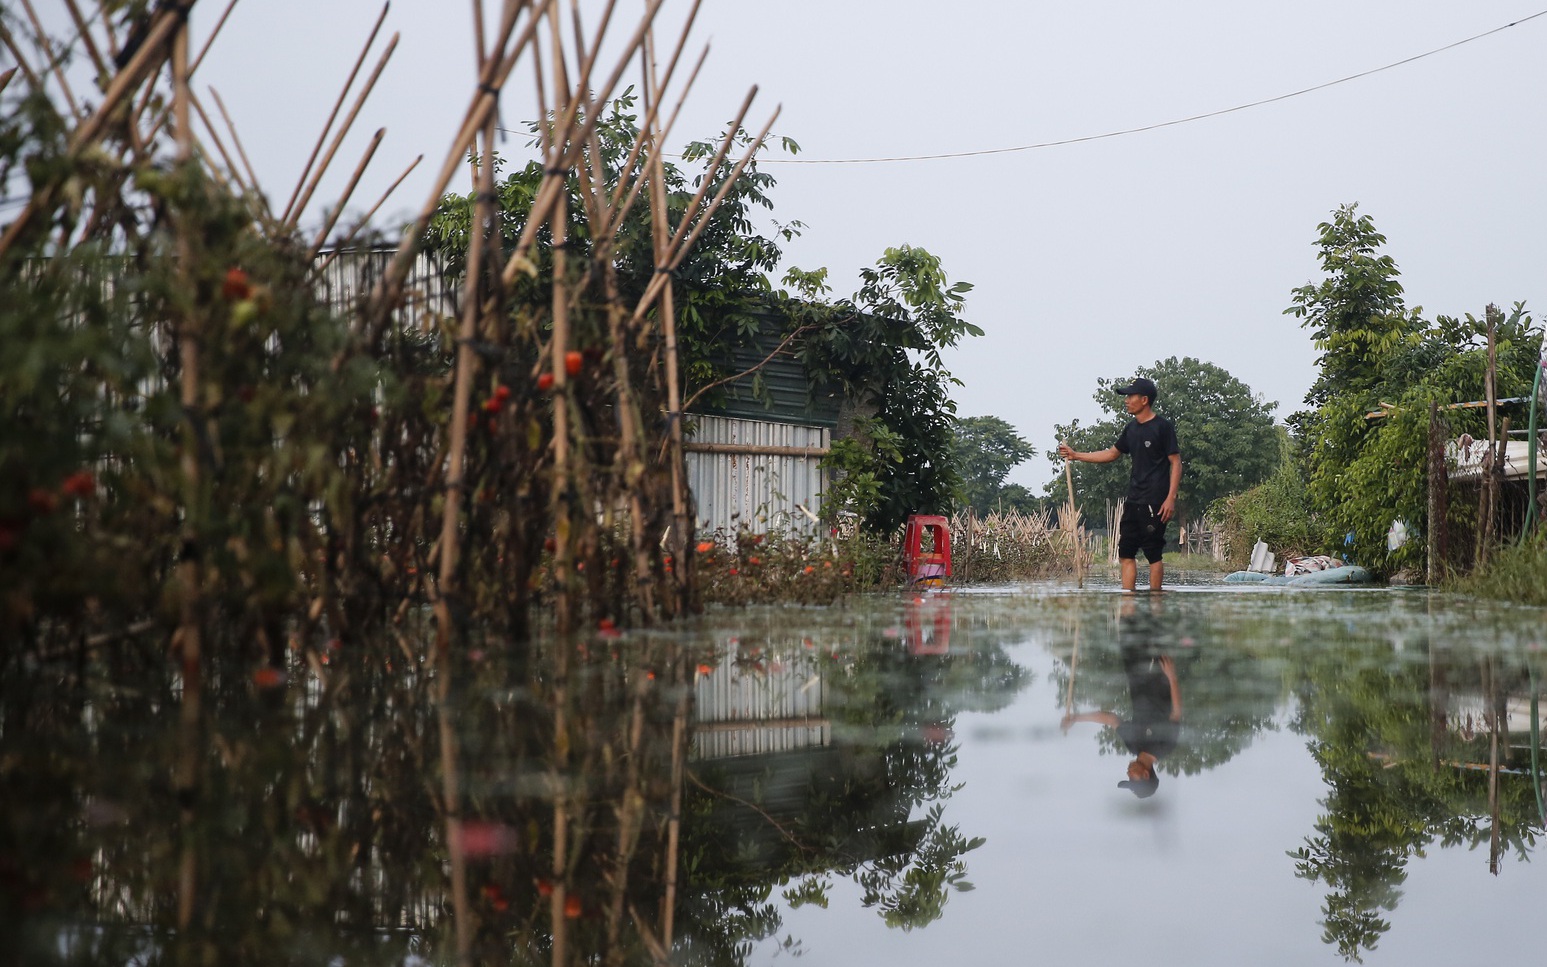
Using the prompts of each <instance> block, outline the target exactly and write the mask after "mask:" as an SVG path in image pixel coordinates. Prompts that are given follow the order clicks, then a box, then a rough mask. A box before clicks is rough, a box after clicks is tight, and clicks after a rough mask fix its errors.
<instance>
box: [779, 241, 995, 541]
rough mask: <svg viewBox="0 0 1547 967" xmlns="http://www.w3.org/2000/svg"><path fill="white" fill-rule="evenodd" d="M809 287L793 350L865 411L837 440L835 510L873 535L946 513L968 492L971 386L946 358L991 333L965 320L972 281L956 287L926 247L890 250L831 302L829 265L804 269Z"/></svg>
mask: <svg viewBox="0 0 1547 967" xmlns="http://www.w3.org/2000/svg"><path fill="white" fill-rule="evenodd" d="M785 280H786V282H787V283H789V284H792V285H794V286H795V287H796V289H797V294H796V295H794V296H791V295H790V294H788V293H784V294H783V295H784V298H783V303H782V308H783V309H784V311H785V313H786V315H787V316H788V318H789V319H790V325H791V327H792V329H799V330H804V333H803V338H801V339H800V341H799V342H798V343H796V344H795V345H794V347H793V351H794V353H795V355H796V357H797V358H799V359H800V360H801V362H802V363H803V364H804V365H805V367H806V371H807V372H808V373H809V374H810V375H811V377H812V379H813V380H814V381H815V382H816V383H818V384H826V385H830V386H837V387H839V388H841V389H842V390H843V393H844V396H845V398H847V399H848V400H850V401H852V402H853V403H854V404H855V406H856V407H857V409H858V410H859V412H860V413H861V414H865V415H862V416H861V418H860V419H859V420H857V421H856V427H855V429H856V433H855V435H854V437H853V438H851V439H850V440H848V441H838V442H837V443H835V444H834V447H833V451H834V452H833V455H832V458H831V459H830V460H829V462H828V466H829V468H830V469H832V470H833V471H834V472H835V476H836V478H837V479H836V483H835V484H834V486H833V487H831V488H830V489H829V492H828V495H827V498H828V509H829V511H836V510H838V509H841V508H844V507H846V506H847V507H848V508H849V509H851V510H853V511H854V512H856V513H858V514H860V516H861V517H862V518H864V521H865V525H866V526H867V527H868V528H870V529H871V530H874V531H877V532H881V533H887V532H890V531H893V530H895V529H896V528H897V527H898V526H900V525H901V524H902V523H903V521H905V520H906V519H907V517H908V515H909V514H914V513H945V512H947V511H949V510H950V507H951V502H952V499H953V496H954V494H955V493H956V491H957V487H958V485H959V477H958V476H957V471H956V466H955V461H954V460H953V458H952V444H953V441H954V437H955V416H956V403H955V401H954V400H952V399H951V396H950V388H951V387H952V386H960V385H961V381H960V380H958V379H956V378H955V377H954V376H952V375H951V374H950V372H949V371H948V370H947V369H946V368H945V364H944V362H943V361H942V359H941V358H940V351H941V350H942V349H945V348H947V347H950V346H955V345H956V344H957V343H959V342H960V341H961V340H962V339H963V338H964V337H966V336H981V335H982V334H983V330H982V329H980V328H978V327H977V326H975V325H973V324H972V323H969V322H967V321H966V320H965V319H964V318H963V317H962V310H963V306H964V303H965V301H966V293H967V292H968V291H970V290H971V288H972V286H971V285H969V284H968V283H966V282H956V283H951V282H950V281H949V280H948V279H947V277H946V274H945V269H944V268H943V267H942V266H941V264H940V259H939V258H938V257H936V256H934V255H931V254H930V253H929V252H927V251H925V250H924V249H922V248H917V247H914V246H908V245H904V246H902V247H900V248H889V249H887V250H886V252H885V254H883V255H882V257H881V259H880V260H879V261H878V262H877V263H876V265H875V267H873V268H867V269H865V270H863V271H862V272H861V273H860V283H861V284H860V289H859V291H858V292H857V293H855V295H854V296H853V297H852V298H850V299H846V300H842V301H839V302H836V303H831V304H829V303H826V302H823V301H820V300H821V298H822V296H824V295H825V293H826V291H827V286H826V281H825V280H826V270H818V271H816V272H801V271H799V270H795V271H792V272H791V273H790V274H788V275H787V276H786V277H785Z"/></svg>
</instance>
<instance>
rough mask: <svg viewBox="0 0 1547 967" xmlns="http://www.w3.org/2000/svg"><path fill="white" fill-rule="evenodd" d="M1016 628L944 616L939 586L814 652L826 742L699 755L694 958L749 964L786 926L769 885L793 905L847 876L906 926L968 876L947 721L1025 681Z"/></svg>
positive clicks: (940, 910) (688, 903) (1006, 695)
mask: <svg viewBox="0 0 1547 967" xmlns="http://www.w3.org/2000/svg"><path fill="white" fill-rule="evenodd" d="M1017 635H1018V633H1017V632H1015V631H1011V630H1009V629H1002V630H997V631H996V630H992V629H989V628H985V627H981V626H966V625H963V624H959V623H955V622H953V620H952V615H951V610H950V604H949V600H948V599H946V598H936V597H930V598H926V599H924V600H922V601H920V602H914V603H913V604H911V605H909V606H908V607H907V608H906V609H905V613H904V615H903V616H902V620H901V621H899V622H897V624H896V625H893V626H886V627H879V628H874V629H861V630H860V631H859V632H858V633H857V634H856V638H857V640H855V641H854V642H852V644H851V645H850V646H848V647H846V648H843V649H840V650H834V651H829V652H826V653H825V654H824V655H823V656H822V658H821V663H822V666H823V674H824V677H825V681H824V685H825V687H826V688H827V700H826V708H825V714H826V720H827V721H828V723H829V725H830V729H831V733H830V735H831V740H830V742H829V743H828V744H827V745H824V746H820V747H815V748H805V749H801V750H799V751H795V752H783V753H776V754H770V755H762V756H745V757H739V758H732V759H722V760H714V761H704V762H699V763H696V764H695V772H696V773H697V775H698V777H699V778H698V786H697V792H696V793H692V794H690V796H689V808H690V809H691V810H693V811H694V816H695V820H696V821H694V822H692V823H690V824H689V826H688V830H689V832H688V836H689V838H688V840H687V843H686V848H687V857H688V859H687V860H686V861H687V862H688V863H689V864H690V865H692V866H694V867H695V869H697V870H698V871H699V875H700V876H702V877H704V879H702V880H701V881H700V882H699V884H698V885H699V886H700V887H702V889H700V890H699V891H697V892H696V893H695V894H694V895H693V896H692V897H690V898H685V906H684V915H685V916H686V915H689V911H691V916H692V917H693V919H695V920H697V921H699V922H701V923H705V924H712V925H714V929H713V930H708V931H704V932H702V933H700V934H699V935H696V936H695V938H694V940H693V942H692V944H690V945H689V947H688V950H689V951H690V952H691V954H692V957H691V959H690V961H689V962H690V963H702V964H733V963H742V962H745V961H746V959H747V958H748V957H749V956H750V953H751V951H752V949H753V946H752V945H753V944H754V943H755V942H757V941H762V940H767V939H768V938H771V937H775V936H776V935H777V933H778V932H779V930H780V929H781V928H782V923H783V922H782V917H781V914H780V905H779V903H778V902H776V900H775V891H778V892H779V894H780V898H782V899H783V900H784V902H785V903H787V904H788V905H790V906H791V907H799V906H803V905H805V904H809V903H815V904H819V905H821V906H824V907H825V906H827V904H828V902H829V891H830V890H831V888H832V885H833V883H834V879H835V878H847V879H850V880H852V881H853V882H854V883H855V884H856V885H857V886H858V888H859V892H860V894H861V902H862V903H863V905H864V906H865V907H867V908H872V909H874V910H876V911H877V912H878V914H879V915H880V916H881V917H882V918H883V920H884V921H885V922H886V923H887V924H888V925H889V926H892V927H897V928H900V929H904V930H908V929H913V928H916V927H922V926H926V925H927V924H929V923H931V922H933V921H934V920H937V919H939V918H940V917H941V916H942V915H943V914H944V909H945V905H946V902H947V900H948V898H949V896H950V894H951V893H952V892H953V891H957V890H964V889H970V888H971V884H970V882H969V881H968V880H967V879H966V877H967V866H966V861H965V859H964V857H965V855H966V853H968V852H969V851H971V850H972V849H975V848H976V847H977V846H979V845H981V843H982V842H983V841H982V840H981V839H978V838H975V837H972V836H970V834H968V833H964V832H963V831H961V830H960V829H959V828H958V827H957V826H955V825H952V824H949V823H948V822H947V821H946V804H947V801H948V800H949V798H950V796H951V794H952V793H953V792H955V791H956V789H957V787H956V786H955V785H954V784H953V782H952V778H951V772H952V769H953V768H954V767H955V765H956V750H957V746H956V744H955V742H954V738H953V730H954V725H955V719H956V716H957V714H958V713H959V712H961V711H964V710H967V709H978V710H990V709H993V708H997V707H1002V706H1003V705H1005V704H1008V702H1009V701H1010V699H1011V698H1012V697H1013V695H1014V693H1015V692H1016V691H1017V690H1019V689H1020V688H1021V687H1022V686H1023V685H1024V684H1025V674H1026V673H1025V672H1024V671H1023V670H1022V669H1021V668H1020V667H1019V666H1017V665H1016V664H1015V663H1014V662H1012V661H1011V660H1010V659H1009V658H1008V656H1007V655H1006V654H1005V653H1004V651H1003V649H1002V647H1001V645H1002V643H1003V642H1005V641H1006V640H1009V639H1010V638H1013V637H1016V636H1017ZM808 643H809V642H808ZM743 646H744V647H754V648H759V647H762V646H761V645H749V644H748V643H747V642H743ZM690 792H691V790H690ZM788 942H789V943H792V944H793V943H794V939H793V938H790V939H789V941H788Z"/></svg>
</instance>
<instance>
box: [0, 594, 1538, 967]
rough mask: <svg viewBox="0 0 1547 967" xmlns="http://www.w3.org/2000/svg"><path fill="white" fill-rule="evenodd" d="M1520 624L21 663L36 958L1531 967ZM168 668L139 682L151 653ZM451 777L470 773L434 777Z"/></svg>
mask: <svg viewBox="0 0 1547 967" xmlns="http://www.w3.org/2000/svg"><path fill="white" fill-rule="evenodd" d="M1543 618H1544V614H1543V612H1542V611H1540V610H1538V609H1525V608H1518V607H1511V606H1507V605H1497V604H1492V603H1485V602H1479V601H1475V600H1470V599H1465V598H1459V597H1454V596H1447V595H1442V594H1438V593H1431V592H1428V591H1424V590H1418V589H1369V590H1354V589H1346V590H1345V589H1338V590H1330V589H1329V590H1314V591H1304V590H1290V589H1283V588H1250V587H1239V586H1225V585H1221V584H1217V583H1214V582H1212V580H1202V579H1200V580H1199V581H1198V582H1197V583H1184V584H1181V585H1180V586H1177V587H1175V588H1173V589H1170V590H1167V591H1165V592H1163V593H1159V594H1148V593H1142V592H1141V593H1139V594H1123V593H1121V592H1118V591H1116V590H1115V589H1112V588H1109V587H1088V588H1085V589H1075V588H1073V587H1068V586H1062V585H1053V584H1042V585H1027V586H1016V587H999V588H973V589H963V590H955V591H945V592H937V593H927V594H923V595H915V594H899V595H876V596H867V597H863V598H857V599H851V600H849V601H847V602H846V603H844V604H841V605H838V606H834V607H827V608H796V607H786V608H764V609H754V610H746V611H725V612H716V613H712V614H710V615H707V616H705V617H703V618H702V619H700V620H697V621H695V622H692V623H690V624H688V625H686V626H682V627H676V628H671V629H666V630H660V629H657V630H651V631H631V632H626V633H622V634H619V633H617V632H615V631H613V630H611V629H610V628H608V629H604V630H599V631H598V632H597V633H596V634H593V635H590V636H584V637H582V638H580V639H578V640H574V641H567V642H562V643H561V642H556V641H543V642H539V643H537V644H536V645H532V646H521V647H517V646H512V645H509V644H502V643H499V642H490V641H477V642H472V643H469V645H468V646H467V647H466V648H465V649H463V651H464V653H463V654H459V655H458V656H457V658H456V660H455V661H454V662H453V663H452V664H451V666H450V670H449V672H444V673H443V672H439V671H436V670H433V669H432V668H431V666H430V664H429V663H428V662H427V660H426V659H425V658H424V656H423V654H422V653H421V651H422V649H419V648H416V647H414V646H412V645H409V644H407V643H405V642H404V641H397V642H393V643H392V644H391V646H390V647H387V646H385V645H383V646H380V647H372V646H371V645H370V644H369V643H348V642H331V643H329V644H328V645H324V646H320V647H319V648H318V649H316V650H314V651H308V652H306V653H305V654H304V655H297V656H295V660H294V665H293V666H292V667H290V668H288V669H286V670H284V673H283V674H280V675H276V674H275V672H274V671H273V670H271V669H267V668H261V667H254V666H241V665H239V664H238V665H235V666H233V667H230V668H223V669H219V670H217V671H216V673H214V674H211V675H210V676H209V678H208V680H207V681H206V682H205V684H204V687H203V691H202V693H201V696H200V699H201V700H200V703H199V704H198V705H197V706H196V707H195V710H194V711H193V712H189V705H188V699H189V696H188V695H187V694H186V693H185V692H184V691H183V687H182V683H181V682H180V681H179V680H178V678H177V676H176V673H175V672H176V670H175V669H169V668H167V667H165V662H164V659H162V661H161V662H160V663H157V662H155V661H152V660H150V658H148V657H147V656H145V655H139V656H135V655H126V654H123V653H116V654H115V655H114V656H111V657H109V656H104V655H101V654H97V653H94V652H83V653H81V654H78V655H71V656H52V657H51V658H49V659H48V660H42V659H38V658H28V659H25V660H23V659H22V658H21V657H19V656H9V657H6V659H5V660H6V661H7V662H8V667H7V670H6V673H5V677H4V679H3V693H0V694H3V703H4V705H3V708H0V712H3V718H0V730H3V731H0V797H3V798H0V811H3V816H4V825H3V828H0V836H3V839H0V918H3V921H4V923H6V924H8V926H5V927H0V943H4V945H5V947H4V949H6V950H10V951H24V952H25V954H24V959H22V960H21V961H20V962H23V963H67V962H68V963H111V964H129V963H184V962H194V961H198V962H208V963H249V962H250V963H266V964H272V963H317V964H396V963H409V964H420V963H454V962H456V954H457V950H458V948H459V947H460V948H461V949H463V950H465V951H466V956H467V960H468V961H469V962H475V963H501V964H528V963H531V964H537V963H543V964H548V963H580V962H587V963H589V962H596V963H617V964H636V963H637V964H653V963H673V964H712V965H719V964H727V965H729V964H777V963H784V962H792V961H793V959H794V958H797V957H798V958H799V962H801V963H805V964H817V965H825V964H835V965H837V964H845V965H846V964H877V965H880V964H886V965H914V964H917V965H926V964H927V965H936V964H939V963H942V962H957V963H963V964H987V965H993V964H1023V963H1027V962H1044V961H1045V962H1052V963H1104V962H1109V961H1115V960H1119V959H1129V958H1131V959H1133V960H1135V961H1137V962H1142V963H1147V964H1161V965H1169V964H1178V965H1183V964H1185V965H1197V964H1231V965H1235V964H1240V963H1263V964H1295V965H1299V964H1323V963H1324V964H1338V963H1343V962H1355V961H1362V962H1364V963H1368V964H1404V965H1412V964H1446V965H1449V964H1457V963H1488V962H1495V963H1499V962H1514V963H1527V962H1537V961H1538V960H1539V959H1540V957H1541V951H1542V949H1543V947H1542V939H1541V930H1540V926H1539V924H1540V918H1541V915H1542V913H1543V912H1544V908H1547V870H1544V866H1543V864H1542V862H1540V860H1539V857H1538V855H1537V854H1538V852H1539V851H1540V848H1541V847H1540V845H1539V839H1540V837H1541V834H1542V832H1543V818H1544V809H1543V802H1542V798H1541V793H1542V786H1541V779H1540V776H1541V771H1540V770H1541V768H1542V765H1543V764H1542V763H1541V762H1540V759H1539V755H1540V753H1539V746H1540V739H1539V731H1538V718H1539V707H1538V705H1539V703H1538V700H1537V697H1538V696H1539V695H1540V694H1541V692H1542V691H1543V690H1544V684H1543V683H1544V681H1547V652H1544V650H1543V642H1544V640H1547V626H1544V623H1543ZM152 657H153V656H152ZM447 765H449V766H450V768H443V766H447Z"/></svg>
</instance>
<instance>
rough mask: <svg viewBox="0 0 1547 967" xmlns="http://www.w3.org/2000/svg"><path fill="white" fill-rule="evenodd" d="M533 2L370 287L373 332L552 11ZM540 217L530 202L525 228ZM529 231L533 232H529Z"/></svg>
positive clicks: (510, 274) (501, 44) (513, 13)
mask: <svg viewBox="0 0 1547 967" xmlns="http://www.w3.org/2000/svg"><path fill="white" fill-rule="evenodd" d="M535 2H537V3H538V4H540V6H539V7H538V8H537V9H536V10H534V11H532V13H531V14H530V17H529V19H528V21H527V24H526V26H525V27H524V28H522V31H521V34H520V35H519V36H518V37H517V38H516V41H515V42H514V44H512V45H511V46H510V47H509V49H508V50H507V51H506V54H505V56H504V58H503V59H500V60H498V64H499V66H498V69H497V70H493V71H491V69H490V67H489V66H488V65H486V66H485V67H484V69H483V70H482V71H480V72H479V77H478V87H477V90H476V93H475V94H474V95H473V102H472V104H471V105H470V106H469V107H468V111H467V115H466V117H465V118H464V119H463V121H462V129H461V130H460V131H459V132H458V133H457V136H456V138H455V139H454V140H453V142H452V147H451V149H450V151H449V152H448V153H447V156H446V160H445V162H444V163H443V164H442V165H441V171H440V174H439V175H438V176H437V178H436V180H435V184H434V186H433V187H432V189H431V192H430V197H429V200H428V201H426V202H425V205H424V207H423V208H422V209H421V210H420V212H419V217H418V218H416V219H415V220H414V223H413V224H412V225H410V226H409V227H408V229H407V230H406V231H405V232H404V234H403V238H402V240H401V241H400V242H399V243H398V247H397V255H396V256H394V258H393V260H392V263H391V264H390V265H388V266H387V270H386V271H385V272H383V273H382V277H381V279H380V280H379V281H378V282H377V283H376V288H375V291H374V292H373V293H372V296H371V303H372V306H373V307H374V308H373V310H372V312H370V313H369V314H368V315H367V316H366V317H365V318H368V319H370V320H372V324H373V325H375V326H380V325H383V324H384V323H385V320H386V319H387V318H388V315H389V313H390V312H391V310H392V308H393V306H395V305H396V303H397V301H398V299H399V298H400V297H401V295H402V288H403V279H404V277H405V276H407V274H408V269H409V266H410V265H411V264H412V263H413V258H414V256H415V255H417V254H418V251H419V246H420V245H421V244H422V241H423V238H424V232H425V230H426V229H427V228H428V227H429V224H430V219H431V218H432V217H433V216H434V214H435V211H436V209H437V208H438V207H439V206H440V200H441V198H442V197H443V196H444V195H445V193H446V186H447V185H449V184H450V183H451V179H452V177H453V176H454V175H455V174H456V171H457V169H458V168H459V167H461V165H462V159H463V156H464V150H465V148H466V146H467V144H468V143H469V142H470V141H471V140H472V137H473V134H474V132H476V131H477V130H478V129H479V128H481V127H482V126H483V124H484V122H485V121H486V120H487V118H488V115H489V113H490V112H492V111H493V108H494V105H495V100H496V92H497V91H498V90H499V88H500V87H501V86H502V85H503V84H504V83H505V80H506V78H507V77H509V75H510V71H511V69H512V68H513V67H514V66H515V63H516V59H517V58H518V57H519V55H520V54H521V52H522V51H524V50H525V49H526V47H527V45H528V44H529V43H531V39H532V36H533V34H534V33H535V32H536V29H537V24H538V23H539V18H540V17H541V16H542V14H543V12H545V11H547V10H548V9H549V8H550V7H551V6H552V5H553V3H554V0H535ZM520 9H525V6H518V4H516V3H509V4H507V6H506V13H505V21H504V23H503V24H502V25H501V34H500V37H499V39H498V40H497V41H496V43H495V45H494V49H495V50H504V49H506V47H505V45H506V43H507V42H508V41H509V39H510V34H511V33H512V32H514V30H515V25H516V21H517V19H518V16H517V14H518V13H519V10H520ZM494 63H496V58H494V57H492V56H491V57H490V59H489V62H488V64H490V65H492V64H494ZM540 196H541V191H539V197H540ZM550 204H551V199H550ZM546 217H547V209H545V208H540V207H539V206H538V205H537V203H536V202H535V201H534V203H533V205H532V210H531V212H530V214H529V216H528V218H529V220H530V221H529V223H535V222H538V221H541V220H542V219H544V218H546ZM533 231H534V232H535V229H534V230H533ZM514 277H515V275H514V269H507V273H506V275H505V276H504V281H505V284H507V285H508V284H509V283H510V282H511V281H513V280H514ZM342 362H343V357H342V356H340V357H338V358H335V360H334V362H333V367H334V369H337V368H338V367H339V366H340V365H342Z"/></svg>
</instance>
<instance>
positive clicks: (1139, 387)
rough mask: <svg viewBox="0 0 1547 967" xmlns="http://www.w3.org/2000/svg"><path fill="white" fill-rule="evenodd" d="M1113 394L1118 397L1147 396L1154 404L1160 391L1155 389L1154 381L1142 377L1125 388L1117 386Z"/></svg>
mask: <svg viewBox="0 0 1547 967" xmlns="http://www.w3.org/2000/svg"><path fill="white" fill-rule="evenodd" d="M1113 392H1115V393H1117V394H1118V395H1119V396H1134V395H1138V396H1148V397H1149V398H1150V402H1151V403H1153V402H1155V400H1156V398H1157V397H1159V396H1160V390H1158V389H1156V388H1155V382H1154V380H1149V379H1145V378H1144V377H1143V376H1140V377H1139V378H1137V379H1135V380H1134V381H1133V382H1131V383H1129V384H1128V385H1127V386H1119V387H1118V388H1117V389H1116V390H1114V391H1113Z"/></svg>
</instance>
